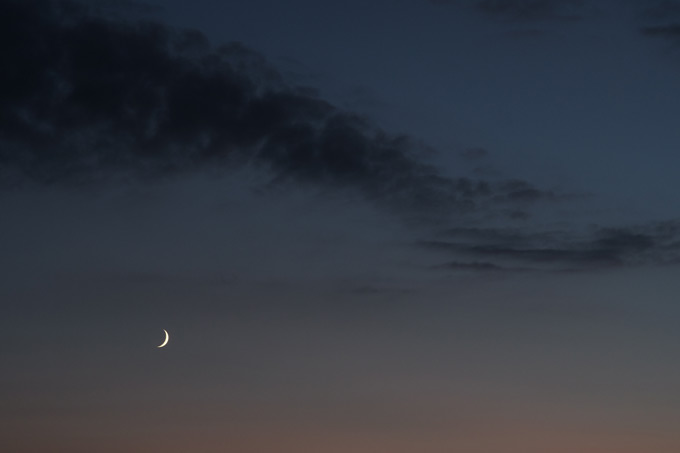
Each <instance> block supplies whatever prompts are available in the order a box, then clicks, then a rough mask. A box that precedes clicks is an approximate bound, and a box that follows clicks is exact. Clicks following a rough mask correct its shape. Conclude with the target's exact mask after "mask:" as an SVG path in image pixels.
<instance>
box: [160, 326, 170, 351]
mask: <svg viewBox="0 0 680 453" xmlns="http://www.w3.org/2000/svg"><path fill="white" fill-rule="evenodd" d="M163 332H165V341H163V343H161V345H160V346H158V347H159V348H162V347H163V346H165V345H166V344H168V341H169V340H170V334H169V333H168V331H167V330H165V329H163Z"/></svg>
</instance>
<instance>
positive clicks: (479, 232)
mask: <svg viewBox="0 0 680 453" xmlns="http://www.w3.org/2000/svg"><path fill="white" fill-rule="evenodd" d="M679 232H680V222H664V223H659V224H653V225H648V226H644V227H631V228H596V229H595V230H594V231H590V232H586V233H583V234H581V235H577V234H575V233H570V232H566V231H547V232H538V233H529V232H522V231H520V230H517V229H484V228H479V229H477V228H455V229H450V230H447V231H445V232H443V233H442V234H441V235H442V236H444V237H445V238H446V239H445V240H432V241H423V242H421V243H420V245H421V246H422V247H426V248H428V249H433V250H438V251H441V252H445V253H447V254H450V255H453V256H454V257H457V258H458V259H457V260H456V261H452V262H447V263H445V264H443V265H439V266H438V267H439V268H447V269H456V270H459V269H475V268H478V269H479V270H495V271H500V270H512V271H528V270H537V271H538V270H544V271H545V270H547V271H578V270H586V269H604V268H614V267H620V266H628V265H639V264H648V263H654V264H660V265H662V264H674V263H675V262H677V252H678V250H680V245H679V244H678V240H677V236H678V233H679ZM461 258H472V259H475V260H476V261H473V262H471V263H469V262H465V261H461V260H460V259H461ZM478 260H483V261H478Z"/></svg>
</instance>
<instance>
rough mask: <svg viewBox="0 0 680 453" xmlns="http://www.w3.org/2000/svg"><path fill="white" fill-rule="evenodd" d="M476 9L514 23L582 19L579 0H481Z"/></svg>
mask: <svg viewBox="0 0 680 453" xmlns="http://www.w3.org/2000/svg"><path fill="white" fill-rule="evenodd" d="M476 7H477V8H478V9H479V10H480V11H481V12H483V13H484V14H487V15H489V16H492V17H498V18H501V19H505V20H512V21H573V20H580V19H581V18H582V12H581V9H582V7H583V2H582V1H579V0H480V1H478V2H477V3H476Z"/></svg>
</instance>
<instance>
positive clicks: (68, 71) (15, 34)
mask: <svg viewBox="0 0 680 453" xmlns="http://www.w3.org/2000/svg"><path fill="white" fill-rule="evenodd" d="M486 3H488V4H489V5H492V4H493V5H495V7H496V8H500V7H499V6H498V5H501V3H502V2H486ZM486 3H485V4H486ZM493 5H492V6H493ZM501 6H502V5H501ZM0 55H2V59H3V61H2V67H3V70H2V71H0V187H1V188H3V189H4V190H7V189H8V188H12V187H21V186H22V185H24V184H26V183H30V184H39V185H73V184H76V185H81V184H98V183H105V182H110V181H111V180H114V181H115V180H118V179H120V178H133V179H144V178H158V177H167V176H172V175H176V174H184V173H188V172H192V171H199V170H201V169H206V168H210V169H216V168H217V169H225V170H226V169H230V168H239V167H241V166H253V167H256V168H260V169H262V170H264V171H266V172H268V173H269V174H271V176H272V180H273V181H283V182H285V181H287V182H294V183H297V184H310V185H315V186H322V187H327V188H338V189H343V190H353V191H355V192H357V193H359V194H361V195H362V196H363V197H365V198H366V199H368V200H370V201H372V202H374V203H376V204H377V205H379V206H382V207H386V208H389V209H391V210H396V211H399V212H402V213H406V212H419V213H421V214H422V213H426V214H427V215H428V216H433V215H434V216H437V215H440V214H444V216H445V217H446V216H454V217H455V216H456V215H459V216H464V215H469V214H470V213H472V214H474V213H475V212H481V211H484V212H485V213H488V212H494V213H495V212H497V213H499V215H500V216H502V215H504V214H503V213H506V214H507V213H510V214H507V215H508V216H509V217H515V218H526V216H525V215H523V216H518V215H517V213H518V212H520V213H522V212H523V210H525V209H527V206H528V205H530V204H533V203H536V202H542V201H548V202H554V201H561V200H563V199H564V198H565V197H564V196H562V195H559V194H556V193H554V192H552V191H547V190H540V189H538V188H536V187H534V186H533V185H532V184H530V183H528V182H526V181H522V180H500V179H496V180H482V179H478V178H465V177H459V178H454V177H449V176H447V175H445V174H442V172H441V171H439V170H438V169H437V168H436V166H434V165H431V164H429V163H428V162H427V161H426V160H424V159H423V157H422V154H423V153H422V147H421V146H420V145H418V144H417V142H416V141H414V140H412V139H410V138H409V137H408V136H403V135H391V134H388V133H386V132H384V131H382V130H380V129H379V128H377V127H375V126H374V125H372V124H371V122H370V121H368V120H366V119H365V118H362V117H360V116H358V115H355V114H352V113H351V112H345V111H342V110H340V109H338V108H336V107H334V106H333V105H331V104H330V103H328V102H326V101H324V100H323V99H320V98H319V97H318V96H316V95H315V94H313V92H312V91H311V90H309V89H304V88H299V87H296V86H293V85H291V84H289V83H287V82H286V81H285V80H284V79H283V78H282V77H281V76H280V75H279V73H278V72H277V71H276V70H275V69H273V68H272V67H271V66H270V65H269V64H268V63H267V62H266V60H265V59H264V58H263V57H262V56H261V55H260V54H258V53H257V52H255V51H253V50H251V49H248V48H247V47H245V46H244V45H242V44H239V43H231V44H227V45H224V46H221V47H213V46H211V45H210V43H209V42H208V41H207V39H206V38H205V37H204V36H203V35H202V34H201V33H200V32H198V31H195V30H177V29H173V28H171V27H168V26H166V25H163V24H159V23H156V22H151V21H142V22H139V21H127V20H122V19H120V18H118V19H113V18H112V16H108V17H107V16H106V15H103V14H100V13H98V12H97V11H94V10H93V9H92V8H91V7H88V6H87V5H84V4H81V3H77V2H71V1H50V0H0ZM567 198H568V197H567ZM513 213H514V214H513ZM665 225H666V226H665V227H663V228H660V227H659V226H648V227H644V228H643V230H639V229H637V230H630V229H629V230H625V229H618V230H605V229H600V230H597V231H596V232H595V236H594V237H590V238H587V239H582V238H580V239H578V240H576V239H575V238H574V237H572V236H568V235H567V236H565V235H564V234H562V235H552V236H550V237H549V238H547V239H546V237H545V236H536V235H534V233H531V234H524V235H514V236H507V235H505V233H504V234H503V235H501V236H493V235H490V232H491V231H496V232H498V231H501V230H490V229H474V228H473V229H470V230H460V229H459V230H455V233H454V230H450V231H449V232H448V236H449V237H447V240H435V241H426V242H423V243H421V245H425V246H426V247H429V248H436V249H438V250H444V251H446V252H447V253H451V254H453V256H454V257H455V260H456V261H452V262H450V263H449V264H448V265H447V266H445V267H448V268H449V269H461V268H462V269H472V270H477V271H480V270H481V271H486V270H494V271H497V270H499V269H506V268H508V266H510V267H509V268H510V269H526V268H527V265H528V266H529V268H535V267H541V266H543V265H544V264H546V263H548V264H550V266H551V268H560V267H565V268H570V269H571V268H575V267H577V268H581V267H592V266H600V267H601V266H610V265H614V264H615V265H621V264H626V263H637V262H648V261H654V262H657V261H660V260H661V259H662V258H663V259H662V261H663V262H670V261H674V258H673V257H672V256H671V257H669V256H668V254H669V253H670V252H671V251H672V250H674V249H675V247H676V246H675V239H674V238H675V233H676V229H677V228H675V226H672V227H671V226H668V224H665ZM671 231H672V234H671V233H669V232H671ZM494 234H496V233H494ZM480 235H484V237H481V236H480ZM452 238H455V239H456V241H455V242H453V241H451V239H452ZM546 241H547V242H546ZM461 257H462V258H466V259H469V260H472V261H459V259H461ZM508 262H509V264H508Z"/></svg>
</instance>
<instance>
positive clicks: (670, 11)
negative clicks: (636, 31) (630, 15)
mask: <svg viewBox="0 0 680 453" xmlns="http://www.w3.org/2000/svg"><path fill="white" fill-rule="evenodd" d="M641 16H642V17H643V18H644V19H648V20H656V21H660V20H664V21H665V20H668V19H674V18H677V17H680V2H679V1H676V0H662V1H658V2H649V1H645V2H644V9H643V10H642V12H641Z"/></svg>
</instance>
